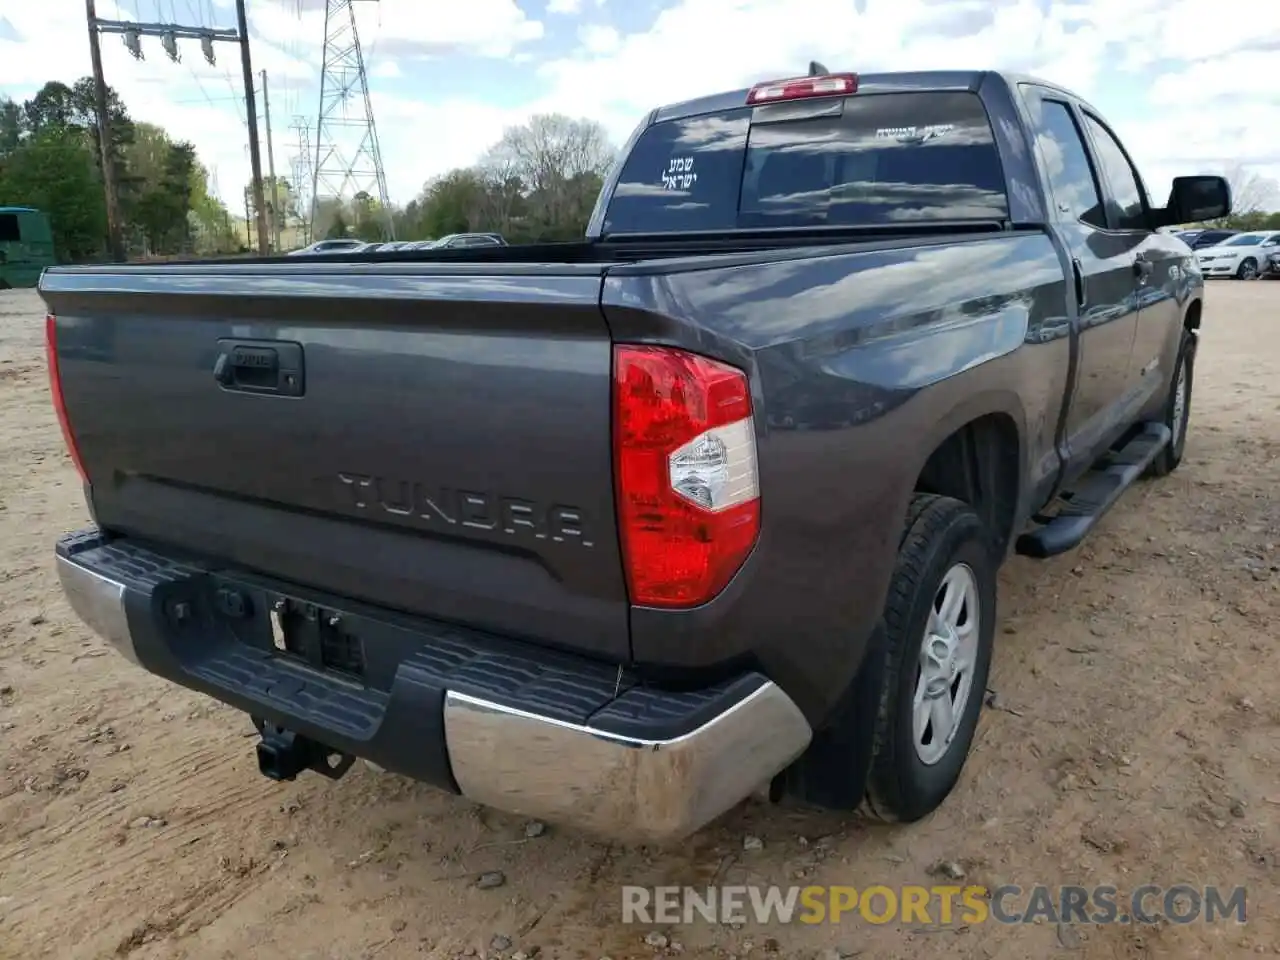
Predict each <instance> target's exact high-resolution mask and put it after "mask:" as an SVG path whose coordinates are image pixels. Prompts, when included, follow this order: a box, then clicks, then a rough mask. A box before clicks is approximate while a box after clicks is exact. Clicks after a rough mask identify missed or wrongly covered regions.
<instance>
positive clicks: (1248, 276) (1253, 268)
mask: <svg viewBox="0 0 1280 960" xmlns="http://www.w3.org/2000/svg"><path fill="white" fill-rule="evenodd" d="M1236 279H1237V280H1257V279H1258V261H1257V260H1255V259H1253V257H1245V259H1244V261H1243V262H1242V263H1241V264H1240V266H1239V267H1237V268H1236Z"/></svg>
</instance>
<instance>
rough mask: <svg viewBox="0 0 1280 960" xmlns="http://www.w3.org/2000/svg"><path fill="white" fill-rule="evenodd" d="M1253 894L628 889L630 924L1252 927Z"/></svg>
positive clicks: (1046, 888) (1187, 889)
mask: <svg viewBox="0 0 1280 960" xmlns="http://www.w3.org/2000/svg"><path fill="white" fill-rule="evenodd" d="M1245 901H1246V890H1245V888H1244V887H1229V888H1228V887H1216V886H1192V885H1190V884H1174V885H1172V886H1168V887H1162V886H1157V885H1155V884H1146V885H1143V886H1140V887H1136V888H1134V889H1133V890H1131V891H1129V892H1128V893H1121V891H1120V889H1119V888H1118V887H1115V886H1112V885H1109V884H1100V885H1096V886H1092V887H1085V886H1074V885H1063V886H1050V885H1047V884H1036V885H1033V886H1029V887H1025V888H1024V887H1021V886H1017V885H1014V884H1006V885H1003V886H999V887H994V888H991V889H988V888H987V887H983V886H977V885H967V886H960V885H954V886H947V885H937V886H927V887H926V886H901V887H889V886H882V885H875V886H869V887H863V888H861V889H859V888H857V887H851V886H829V887H824V886H808V887H767V886H723V887H706V888H703V889H696V888H693V887H637V886H625V887H623V888H622V921H623V923H648V924H652V923H659V924H678V923H684V924H692V923H697V922H706V923H747V922H749V921H751V920H754V921H755V922H756V923H760V924H767V923H784V924H785V923H797V922H798V923H809V924H819V923H843V922H862V923H871V924H886V923H902V924H922V925H926V926H934V925H942V926H947V925H950V924H966V925H974V924H982V923H988V922H991V921H994V922H996V923H1003V924H1015V923H1035V922H1037V921H1043V922H1048V923H1103V924H1106V923H1141V924H1148V923H1159V922H1162V921H1166V922H1170V923H1179V924H1187V923H1195V922H1203V923H1216V922H1220V921H1224V920H1234V921H1235V922H1236V923H1244V922H1245V913H1246V911H1245Z"/></svg>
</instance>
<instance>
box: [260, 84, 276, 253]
mask: <svg viewBox="0 0 1280 960" xmlns="http://www.w3.org/2000/svg"><path fill="white" fill-rule="evenodd" d="M262 119H263V121H264V122H265V123H266V125H267V175H268V176H270V177H271V242H272V244H273V245H274V247H275V251H276V253H279V252H280V187H279V184H277V183H276V157H275V151H274V150H273V149H272V147H271V97H270V96H268V95H267V71H265V70H263V71H262Z"/></svg>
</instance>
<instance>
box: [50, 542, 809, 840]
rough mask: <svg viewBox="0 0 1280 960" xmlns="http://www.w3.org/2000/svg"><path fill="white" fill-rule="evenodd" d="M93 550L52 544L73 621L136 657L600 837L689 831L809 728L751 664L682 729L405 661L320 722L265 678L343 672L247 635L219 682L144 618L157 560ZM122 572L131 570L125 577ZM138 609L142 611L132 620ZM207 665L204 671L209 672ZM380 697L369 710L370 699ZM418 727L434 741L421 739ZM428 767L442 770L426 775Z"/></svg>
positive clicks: (316, 679) (478, 796)
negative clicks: (551, 712)
mask: <svg viewBox="0 0 1280 960" xmlns="http://www.w3.org/2000/svg"><path fill="white" fill-rule="evenodd" d="M104 549H105V548H104ZM99 552H100V551H98V550H93V549H89V550H85V551H83V552H82V553H68V554H67V555H64V554H63V552H62V551H61V550H60V552H59V555H58V558H57V564H58V576H59V579H60V580H61V582H62V588H63V591H64V592H65V593H66V596H67V599H68V601H69V602H70V604H71V607H72V609H73V610H74V611H75V612H76V614H77V615H78V616H79V617H80V618H81V619H82V620H83V621H84V622H85V623H86V624H88V625H89V626H90V627H92V628H93V629H94V630H95V631H96V632H97V633H98V634H100V635H101V636H102V637H104V638H105V639H106V640H107V641H109V642H110V643H111V644H112V645H113V646H115V647H116V649H118V650H119V651H120V652H121V653H122V654H124V655H125V656H126V657H128V658H129V659H130V660H131V661H133V662H134V663H137V664H139V665H141V666H142V667H143V668H144V669H147V670H149V671H150V672H152V673H156V674H157V675H159V676H163V677H165V678H167V679H169V680H171V681H173V682H175V683H179V684H182V685H184V686H188V687H191V688H193V689H197V690H201V691H202V692H205V693H209V694H210V695H212V696H214V697H217V698H218V699H221V700H223V701H224V702H227V703H231V704H232V705H233V706H236V707H238V708H240V709H244V710H246V711H247V712H250V713H253V714H255V715H258V716H270V717H272V720H273V722H275V723H278V724H281V725H284V726H287V727H289V728H290V729H293V730H296V731H298V732H300V733H301V734H303V735H305V736H307V737H309V738H311V739H313V740H315V741H316V742H318V743H322V744H325V745H326V746H329V747H331V748H333V749H334V750H335V751H340V752H344V753H350V754H353V755H356V756H366V757H368V759H370V760H371V761H372V762H374V763H376V764H379V765H381V766H384V767H386V768H388V769H391V770H393V771H396V772H400V773H405V774H406V775H409V776H416V777H418V778H419V779H423V780H427V781H428V782H435V783H436V784H437V785H438V786H442V787H445V788H446V789H456V790H458V791H459V792H461V793H462V794H463V795H464V796H466V797H468V798H469V799H471V800H474V801H476V802H478V803H482V804H484V805H486V806H491V807H494V808H496V809H499V810H505V811H508V812H511V813H515V814H520V815H523V816H529V817H537V818H540V819H544V820H547V821H549V822H553V823H558V824H563V825H566V826H569V827H573V828H576V829H580V830H583V831H586V832H588V833H592V834H596V835H598V836H601V837H604V838H608V839H610V840H615V841H623V842H664V841H670V840H678V839H681V838H683V837H685V836H688V835H689V834H691V833H693V832H695V831H696V830H698V829H699V828H701V827H702V826H704V825H705V824H707V823H708V822H710V821H711V820H713V819H715V818H716V817H718V816H719V815H721V814H722V813H724V812H725V811H727V810H729V809H730V808H732V807H733V806H734V805H736V804H737V803H738V802H740V801H741V800H743V799H744V798H746V797H747V796H748V795H749V794H751V793H752V792H753V791H755V790H757V789H758V788H760V787H761V786H764V785H765V784H767V783H768V782H769V780H770V779H772V777H773V776H774V775H776V774H777V773H779V772H780V771H782V770H783V769H784V768H786V767H787V765H788V764H790V763H791V762H792V761H793V760H795V759H796V758H797V757H799V756H800V754H801V753H802V752H803V751H804V749H805V748H806V747H807V746H808V744H809V741H810V738H811V735H812V733H811V730H810V727H809V724H808V722H807V721H806V720H805V717H804V715H803V714H802V713H801V711H800V709H799V708H798V707H797V706H796V705H795V703H794V702H792V700H791V699H790V697H788V696H787V695H786V694H785V693H784V692H783V691H782V689H781V688H779V687H778V686H777V685H776V684H774V683H772V682H771V681H769V680H767V679H765V678H763V677H759V678H755V680H756V681H758V682H750V683H745V684H741V685H740V688H741V689H742V690H743V691H744V692H743V693H742V694H741V695H740V696H739V695H737V694H735V695H734V696H735V697H736V699H733V700H732V702H724V703H721V702H719V701H717V702H716V704H715V708H716V710H715V712H714V713H713V714H712V715H710V716H706V715H703V714H699V715H698V719H697V722H696V723H692V724H691V726H690V728H689V729H686V730H679V731H673V730H671V729H670V728H669V727H664V728H662V729H665V730H667V733H665V734H664V735H662V736H655V737H646V736H642V735H622V734H619V733H618V732H616V731H610V730H608V729H603V728H598V727H594V726H592V724H591V723H590V722H588V723H585V724H574V723H567V722H565V721H563V720H561V719H557V718H554V717H551V716H546V715H542V714H540V713H539V712H537V711H534V710H523V709H518V708H516V707H513V706H512V705H510V704H504V703H499V702H496V701H494V700H489V699H486V698H484V697H480V696H476V695H474V694H472V693H467V692H462V691H459V690H457V689H450V688H449V685H448V682H447V681H444V682H443V684H442V686H443V690H442V691H441V690H436V691H434V693H433V692H432V691H431V690H430V689H429V688H428V687H427V686H426V685H424V684H423V682H422V680H421V677H420V676H417V675H415V676H414V677H411V678H410V677H408V674H411V673H413V672H414V670H416V669H417V668H416V667H412V666H410V667H407V668H406V669H405V670H397V675H396V680H395V682H394V683H393V686H392V688H391V690H390V691H389V692H377V695H376V696H375V695H374V694H372V693H371V694H370V695H369V699H368V703H370V704H372V705H373V706H372V707H371V708H369V709H371V710H373V711H375V713H374V714H373V716H372V719H371V720H370V722H369V730H368V731H357V732H356V733H354V734H353V733H352V729H351V728H350V727H340V726H337V725H336V724H335V725H329V726H327V725H326V723H325V718H324V715H323V712H322V711H318V710H312V711H310V712H306V711H303V710H299V711H297V713H296V714H293V715H291V714H290V712H289V709H288V706H287V701H284V700H282V697H283V696H284V695H283V694H279V693H278V692H277V691H279V690H280V689H281V688H284V687H287V686H289V685H290V684H302V685H309V688H308V697H309V698H310V699H309V701H308V702H310V703H315V702H321V703H322V704H323V699H324V697H325V696H328V695H329V693H330V691H329V689H328V686H327V685H328V684H338V683H341V684H345V686H344V687H341V688H339V689H338V692H336V693H334V694H333V696H334V697H338V696H346V697H347V698H348V701H349V700H350V699H351V698H352V697H353V696H357V695H358V694H353V693H352V692H351V691H350V687H351V682H350V680H342V681H335V680H332V679H330V678H327V677H326V676H325V675H323V674H313V673H303V672H302V671H301V669H300V668H298V667H296V666H295V665H292V664H286V663H284V662H283V661H281V660H280V659H279V658H274V657H271V656H269V655H267V654H266V653H264V652H262V651H258V650H256V649H255V650H254V651H253V653H252V657H249V658H246V654H245V653H244V652H243V651H241V652H238V653H236V654H235V655H236V656H238V657H240V659H239V660H237V661H236V664H237V665H239V664H241V663H242V662H247V663H250V664H252V665H253V669H255V670H257V671H258V672H257V674H256V675H253V676H250V677H249V679H248V680H246V681H245V682H243V683H238V684H237V685H228V684H229V683H230V681H226V680H225V678H226V677H227V676H231V677H233V678H234V677H235V676H237V675H244V672H243V671H244V668H243V667H242V666H240V667H239V669H240V670H241V673H240V674H236V672H235V670H231V669H229V668H223V669H221V672H218V671H215V670H211V669H210V667H209V665H208V664H206V663H198V662H194V661H184V660H182V659H181V658H179V657H177V656H175V655H174V653H173V651H172V650H171V649H169V648H168V647H167V646H166V644H167V643H168V641H166V640H165V639H164V637H165V635H166V634H165V630H166V628H165V626H164V624H163V623H162V622H159V621H156V620H153V619H152V618H154V617H157V616H158V614H156V613H154V611H155V610H156V609H157V607H158V606H159V605H158V604H155V603H151V602H150V601H149V598H148V601H147V602H141V597H142V596H145V595H146V591H147V590H148V589H154V588H155V586H156V584H157V583H158V582H161V579H162V577H163V575H164V574H165V573H166V572H167V570H165V569H161V570H160V572H159V573H157V572H156V571H155V569H144V568H139V569H138V570H136V571H135V570H132V569H131V570H130V571H129V572H121V565H120V564H119V563H118V562H114V563H106V562H101V563H97V564H96V566H97V569H95V564H94V562H93V559H92V558H93V557H94V555H95V553H99ZM135 573H136V574H137V576H138V578H139V579H138V580H133V579H132V578H133V576H134V574H135ZM131 591H132V592H135V593H137V594H139V602H136V603H133V604H130V603H129V596H130V593H131ZM131 617H132V618H134V619H135V623H133V624H131V622H130V620H131ZM139 618H141V619H144V620H145V623H140V622H137V621H139ZM139 626H142V627H143V629H141V630H139V629H138V627H139ZM187 642H188V643H190V638H188V640H187ZM211 645H212V644H211ZM197 646H198V645H197ZM246 649H247V648H246ZM228 656H230V655H228ZM402 673H403V674H405V675H406V676H405V677H402V676H401V674H402ZM211 676H213V677H214V680H215V681H217V682H211V681H210V679H209V678H210V677H211ZM402 681H403V682H402ZM650 693H652V691H650ZM441 694H442V696H441ZM657 696H659V697H661V696H663V695H662V694H657ZM672 696H673V697H677V696H679V695H674V694H673V695H672ZM282 703H283V704H285V705H284V706H282ZM441 703H443V708H441ZM379 704H381V710H382V712H381V713H377V712H376V711H377V710H378V709H379ZM662 707H663V704H662V703H661V702H659V703H658V705H657V709H656V710H655V711H654V712H655V713H656V714H661V713H662ZM441 709H443V718H442V721H441V720H440V719H436V720H434V721H430V720H428V719H424V714H426V713H429V712H430V711H433V710H434V711H437V715H438V712H439V711H440V710H441ZM596 715H597V716H599V715H601V714H600V713H597V714H596ZM655 729H658V728H655ZM424 731H438V732H436V733H434V734H424ZM424 736H427V737H430V736H435V737H438V738H439V739H441V740H442V741H443V742H442V743H430V742H423V739H424ZM433 751H434V752H437V753H439V752H443V754H444V755H445V756H446V757H447V764H440V765H438V767H437V766H433V765H432V764H431V763H428V762H426V761H424V760H422V759H421V758H422V757H423V756H424V755H427V756H428V759H429V755H430V754H431V753H432V752H433ZM437 768H439V769H444V770H445V771H446V772H445V774H443V775H436V774H435V773H434V771H435V770H437Z"/></svg>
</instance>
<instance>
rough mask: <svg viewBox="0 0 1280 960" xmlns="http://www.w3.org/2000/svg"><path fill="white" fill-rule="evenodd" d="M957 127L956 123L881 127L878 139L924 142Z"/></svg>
mask: <svg viewBox="0 0 1280 960" xmlns="http://www.w3.org/2000/svg"><path fill="white" fill-rule="evenodd" d="M955 128H956V125H955V124H954V123H929V124H925V125H924V126H923V127H914V126H913V127H880V128H879V129H877V130H876V139H877V140H897V141H898V142H899V143H924V142H925V141H926V140H934V139H936V138H938V137H940V136H942V135H943V134H946V133H950V132H951V131H952V130H954V129H955Z"/></svg>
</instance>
